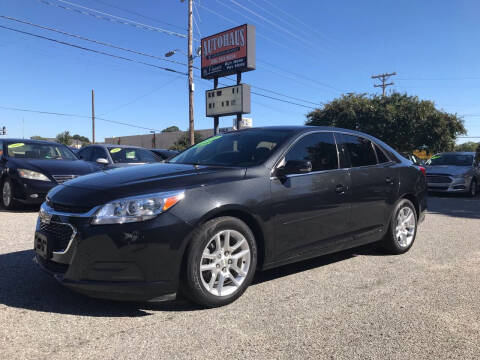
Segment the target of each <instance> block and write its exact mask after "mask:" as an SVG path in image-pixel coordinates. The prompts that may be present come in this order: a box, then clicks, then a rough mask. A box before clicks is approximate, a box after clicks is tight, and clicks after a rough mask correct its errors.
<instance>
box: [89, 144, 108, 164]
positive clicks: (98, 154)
mask: <svg viewBox="0 0 480 360" xmlns="http://www.w3.org/2000/svg"><path fill="white" fill-rule="evenodd" d="M98 159H107V160H108V156H107V152H106V151H105V149H104V148H102V147H98V146H97V147H94V148H93V155H92V160H91V161H97V160H98Z"/></svg>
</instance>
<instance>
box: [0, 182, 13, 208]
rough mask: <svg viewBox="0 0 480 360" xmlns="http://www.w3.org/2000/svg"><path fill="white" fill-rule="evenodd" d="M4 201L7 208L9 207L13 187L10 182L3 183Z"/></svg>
mask: <svg viewBox="0 0 480 360" xmlns="http://www.w3.org/2000/svg"><path fill="white" fill-rule="evenodd" d="M2 200H3V205H4V206H5V207H9V206H10V203H11V201H12V187H11V186H10V183H9V182H8V181H5V182H4V183H3V189H2Z"/></svg>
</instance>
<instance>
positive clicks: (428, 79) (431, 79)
mask: <svg viewBox="0 0 480 360" xmlns="http://www.w3.org/2000/svg"><path fill="white" fill-rule="evenodd" d="M398 80H402V81H455V80H480V77H477V76H470V77H457V78H456V77H450V78H448V77H447V78H399V79H398Z"/></svg>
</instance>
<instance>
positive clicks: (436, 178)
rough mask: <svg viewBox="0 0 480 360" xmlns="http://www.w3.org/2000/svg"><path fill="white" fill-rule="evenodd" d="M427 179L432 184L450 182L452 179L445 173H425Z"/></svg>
mask: <svg viewBox="0 0 480 360" xmlns="http://www.w3.org/2000/svg"><path fill="white" fill-rule="evenodd" d="M427 181H428V182H429V183H432V184H450V183H451V182H452V179H451V178H450V177H449V176H446V175H427Z"/></svg>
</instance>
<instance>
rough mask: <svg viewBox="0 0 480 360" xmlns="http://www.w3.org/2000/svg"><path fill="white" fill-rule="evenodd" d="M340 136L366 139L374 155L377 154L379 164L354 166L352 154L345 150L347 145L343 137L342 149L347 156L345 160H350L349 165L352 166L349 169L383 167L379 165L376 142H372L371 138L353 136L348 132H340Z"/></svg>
mask: <svg viewBox="0 0 480 360" xmlns="http://www.w3.org/2000/svg"><path fill="white" fill-rule="evenodd" d="M338 133H339V134H341V135H350V136H356V137H358V138H361V139H364V140H367V141H369V142H370V146H371V147H372V150H373V153H374V154H375V159H377V163H376V164H371V165H362V166H352V160H351V159H350V153H349V152H348V151H346V149H345V146H344V145H345V144H344V142H343V136H342V137H341V139H342V149H343V152H344V155H345V158H346V159H348V165H349V166H350V167H349V169H368V168H371V167H374V166H378V165H381V164H379V163H378V156H377V152H376V151H375V148H374V145H373V144H374V142H373V141H372V140H370V139H369V138H367V137H365V136H362V135H358V134H352V133H348V132H340V131H339V132H338Z"/></svg>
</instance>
